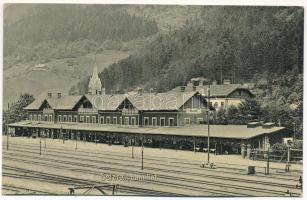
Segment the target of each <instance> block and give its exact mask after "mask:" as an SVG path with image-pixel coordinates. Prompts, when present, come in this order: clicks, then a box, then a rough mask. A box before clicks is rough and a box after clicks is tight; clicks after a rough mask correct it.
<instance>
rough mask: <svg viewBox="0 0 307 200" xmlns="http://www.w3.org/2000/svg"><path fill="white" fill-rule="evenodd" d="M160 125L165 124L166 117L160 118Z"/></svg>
mask: <svg viewBox="0 0 307 200" xmlns="http://www.w3.org/2000/svg"><path fill="white" fill-rule="evenodd" d="M160 126H165V117H161V118H160Z"/></svg>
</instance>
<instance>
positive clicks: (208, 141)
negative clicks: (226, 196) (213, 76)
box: [207, 82, 210, 164]
mask: <svg viewBox="0 0 307 200" xmlns="http://www.w3.org/2000/svg"><path fill="white" fill-rule="evenodd" d="M207 93H208V101H207V109H208V114H207V116H208V137H207V139H208V140H207V143H208V158H207V162H208V164H209V163H210V82H209V84H208V89H207Z"/></svg>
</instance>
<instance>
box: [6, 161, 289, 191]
mask: <svg viewBox="0 0 307 200" xmlns="http://www.w3.org/2000/svg"><path fill="white" fill-rule="evenodd" d="M14 157H16V155H14ZM23 157H24V156H23ZM34 159H35V157H34ZM41 159H45V158H41ZM13 160H16V158H13ZM47 160H49V161H51V162H59V160H52V159H51V160H50V159H47ZM19 161H22V162H27V160H24V159H22V160H21V159H19ZM40 162H42V161H41V160H40V161H39V162H36V161H31V162H30V163H32V164H35V165H38V164H41V163H40ZM62 163H63V162H62ZM65 163H67V161H66V162H65ZM67 164H69V165H74V166H76V165H80V164H78V163H75V162H68V163H67ZM50 165H51V164H50V163H47V164H45V166H50ZM83 166H84V165H83ZM85 166H86V167H89V168H97V166H93V165H88V164H86V165H85ZM55 167H57V168H59V167H60V166H55ZM63 168H65V166H64V167H63ZM4 169H5V168H4ZM108 170H109V171H111V170H113V171H117V172H118V171H119V172H125V173H127V172H129V173H130V174H132V173H136V174H137V173H138V172H135V171H131V170H130V171H128V170H119V169H116V170H115V169H113V168H109V169H108ZM79 171H80V170H79ZM83 172H84V173H85V172H86V173H89V172H90V171H89V170H88V169H87V170H84V171H83ZM92 173H94V174H95V173H96V174H97V172H96V171H92ZM159 177H160V178H161V177H163V178H165V179H171V180H174V179H175V180H179V181H181V182H184V183H188V182H193V183H200V184H205V185H207V186H208V185H211V186H212V185H213V186H218V187H225V188H233V189H242V188H241V187H238V186H231V185H226V184H221V183H219V184H216V183H210V182H205V181H195V180H193V179H182V178H181V179H180V178H174V177H172V176H165V175H164V176H161V175H159ZM207 177H208V176H207ZM212 177H214V176H212ZM218 178H221V179H224V177H218ZM232 181H238V179H236V180H232ZM258 184H259V182H258ZM261 184H262V185H263V184H265V183H264V182H262V183H261ZM266 184H268V183H266ZM194 188H195V187H194ZM186 189H187V188H186ZM199 189H201V190H204V189H205V188H199ZM244 191H257V192H261V193H262V194H264V193H267V194H273V193H274V194H275V195H280V194H282V193H283V191H273V190H267V191H266V190H265V189H263V188H261V189H259V188H253V187H244ZM228 195H229V194H228ZM236 195H238V194H236ZM241 195H243V194H241Z"/></svg>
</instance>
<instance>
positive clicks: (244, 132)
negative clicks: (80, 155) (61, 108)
mask: <svg viewBox="0 0 307 200" xmlns="http://www.w3.org/2000/svg"><path fill="white" fill-rule="evenodd" d="M9 126H10V127H33V128H49V129H61V128H62V129H63V130H80V131H93V132H94V131H97V132H109V133H114V134H116V133H127V134H144V135H164V136H190V137H193V136H195V137H207V135H208V129H207V126H206V125H186V126H178V127H177V126H174V127H160V126H157V127H138V126H122V125H102V124H85V123H84V124H75V123H50V122H33V121H21V122H17V123H12V124H10V125H9ZM281 130H286V128H285V127H276V126H275V127H269V128H263V127H261V126H258V127H254V128H247V126H246V125H210V137H214V138H229V139H251V138H254V137H257V136H260V135H263V134H272V133H276V132H278V131H281Z"/></svg>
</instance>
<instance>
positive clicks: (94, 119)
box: [92, 116, 97, 124]
mask: <svg viewBox="0 0 307 200" xmlns="http://www.w3.org/2000/svg"><path fill="white" fill-rule="evenodd" d="M92 123H93V124H96V123H97V122H96V116H92Z"/></svg>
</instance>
